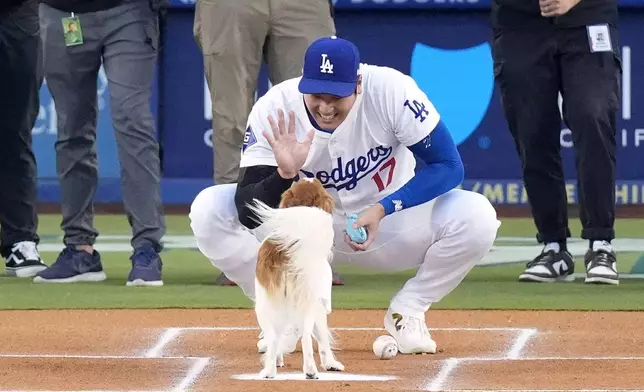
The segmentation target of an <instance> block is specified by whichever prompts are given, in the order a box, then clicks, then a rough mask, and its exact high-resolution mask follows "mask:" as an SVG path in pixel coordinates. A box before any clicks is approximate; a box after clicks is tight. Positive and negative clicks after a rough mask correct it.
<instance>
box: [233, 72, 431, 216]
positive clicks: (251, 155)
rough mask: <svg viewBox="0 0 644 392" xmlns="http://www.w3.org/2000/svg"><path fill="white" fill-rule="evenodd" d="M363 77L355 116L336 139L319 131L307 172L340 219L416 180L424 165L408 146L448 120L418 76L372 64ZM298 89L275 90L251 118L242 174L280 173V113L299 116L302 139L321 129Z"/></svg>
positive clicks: (289, 84)
mask: <svg viewBox="0 0 644 392" xmlns="http://www.w3.org/2000/svg"><path fill="white" fill-rule="evenodd" d="M331 66H332V64H327V67H328V68H329V67H331ZM360 70H361V71H360V72H361V74H362V92H361V93H360V94H358V96H357V97H356V101H355V103H354V105H353V107H352V109H351V111H350V113H349V115H348V117H347V118H346V120H345V121H344V122H343V123H342V124H341V125H340V126H339V127H338V128H337V129H335V130H334V131H333V132H324V131H320V130H316V131H315V137H314V139H313V144H312V146H311V150H310V151H309V155H308V157H307V160H306V162H305V163H304V166H303V167H302V169H301V170H300V176H306V177H315V178H317V179H318V180H320V182H321V183H322V184H323V185H324V187H325V188H326V189H327V191H329V193H330V194H331V195H332V196H333V198H334V200H335V203H336V213H337V214H340V215H345V214H347V215H348V214H353V213H360V212H361V211H363V210H364V209H366V208H368V207H369V206H371V205H373V204H375V203H377V202H378V201H379V200H381V199H382V198H384V197H386V196H388V195H390V194H391V193H393V192H394V191H396V190H397V189H398V188H400V187H402V186H403V185H404V184H405V183H406V182H407V181H409V179H411V178H412V177H413V175H414V168H415V164H416V163H415V159H414V156H413V154H412V153H411V151H409V150H408V149H407V147H408V146H411V145H413V144H416V143H418V142H420V141H421V140H423V139H425V138H428V136H429V134H430V133H431V132H432V130H433V129H434V128H435V127H436V125H437V124H438V122H439V120H440V117H439V114H438V112H437V111H436V109H435V108H434V106H433V105H432V103H431V102H430V101H429V99H428V98H427V96H426V94H425V93H424V92H423V91H422V90H420V89H419V88H418V86H417V85H416V83H415V82H414V80H413V79H412V78H411V77H409V76H407V75H405V74H403V73H402V72H399V71H397V70H395V69H392V68H388V67H380V66H374V65H368V64H361V67H360ZM298 82H299V78H295V79H290V80H287V81H285V82H282V83H280V84H278V85H275V86H273V88H272V89H271V90H269V91H268V92H267V93H266V94H265V95H264V96H262V97H261V98H260V99H259V100H258V101H257V103H256V104H255V106H254V107H253V110H252V111H251V113H250V116H249V119H248V126H247V130H246V135H245V137H244V145H243V147H242V156H241V162H240V166H241V167H248V166H256V165H270V166H277V164H276V162H275V157H274V155H273V152H272V151H271V147H270V145H269V143H268V141H267V140H266V138H265V137H264V136H263V135H262V132H263V131H268V132H271V127H270V124H269V122H268V120H267V118H268V116H269V115H272V116H273V118H274V119H277V111H278V109H282V110H284V112H285V114H286V113H288V111H291V110H292V111H293V112H294V113H295V121H296V124H295V132H296V136H297V138H298V139H299V140H303V139H304V138H305V135H306V133H307V132H308V131H309V130H311V129H315V128H314V126H313V124H311V121H310V120H309V116H308V115H307V110H306V107H305V104H304V99H303V96H302V94H301V93H300V92H299V90H298ZM287 121H288V116H287ZM427 140H428V142H430V139H427Z"/></svg>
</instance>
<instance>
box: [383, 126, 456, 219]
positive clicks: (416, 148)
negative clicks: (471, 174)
mask: <svg viewBox="0 0 644 392" xmlns="http://www.w3.org/2000/svg"><path fill="white" fill-rule="evenodd" d="M408 148H409V150H410V151H411V152H413V153H414V154H415V155H416V156H417V157H418V158H420V159H421V160H422V161H423V162H424V163H425V164H426V166H425V167H424V168H422V169H421V170H420V171H419V172H417V173H416V175H415V176H414V177H412V178H411V179H410V180H409V181H408V182H407V183H406V184H405V185H403V186H402V187H401V188H400V189H398V190H397V191H395V192H394V193H392V194H391V195H389V196H387V197H385V198H384V199H382V200H381V201H380V204H382V205H383V206H384V208H385V214H386V215H389V214H391V213H393V212H395V211H400V210H402V209H405V208H409V207H413V206H416V205H419V204H423V203H426V202H428V201H430V200H432V199H434V198H436V197H438V196H440V195H442V194H444V193H446V192H448V191H450V190H452V189H454V188H455V187H457V186H458V185H460V184H461V182H462V181H463V177H464V175H465V170H464V168H463V162H462V160H461V156H460V154H459V153H458V149H457V148H456V144H455V143H454V140H453V139H452V135H451V134H450V133H449V130H448V129H447V126H446V125H445V123H443V121H442V120H440V121H439V122H438V124H437V125H436V127H435V128H434V130H433V131H432V132H431V133H430V134H429V135H428V136H427V137H425V138H424V139H422V140H421V141H420V142H418V143H416V144H414V145H411V146H409V147H408Z"/></svg>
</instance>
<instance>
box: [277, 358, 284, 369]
mask: <svg viewBox="0 0 644 392" xmlns="http://www.w3.org/2000/svg"><path fill="white" fill-rule="evenodd" d="M276 363H277V367H280V368H281V367H284V355H279V356H278V357H277V361H276Z"/></svg>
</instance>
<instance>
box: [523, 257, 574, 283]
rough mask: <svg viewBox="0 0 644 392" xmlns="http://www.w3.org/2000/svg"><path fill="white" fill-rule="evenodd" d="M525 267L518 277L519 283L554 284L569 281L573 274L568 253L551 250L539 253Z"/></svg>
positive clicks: (572, 262) (572, 265)
mask: <svg viewBox="0 0 644 392" xmlns="http://www.w3.org/2000/svg"><path fill="white" fill-rule="evenodd" d="M526 267H527V268H526V270H525V271H523V273H522V274H521V275H519V281H521V282H556V281H560V280H566V279H569V277H571V276H572V274H573V273H574V272H575V262H574V261H573V259H572V255H571V254H570V253H569V252H568V251H560V252H555V251H554V250H552V249H551V250H548V251H547V252H546V251H543V252H541V254H540V255H539V256H537V257H535V258H534V260H532V261H530V262H529V263H528V264H527V265H526Z"/></svg>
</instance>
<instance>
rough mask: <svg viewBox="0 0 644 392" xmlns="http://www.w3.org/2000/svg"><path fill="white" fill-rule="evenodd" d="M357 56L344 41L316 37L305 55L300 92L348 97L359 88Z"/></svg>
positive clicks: (351, 46)
mask: <svg viewBox="0 0 644 392" xmlns="http://www.w3.org/2000/svg"><path fill="white" fill-rule="evenodd" d="M359 69H360V53H359V52H358V48H357V47H356V46H355V45H354V44H353V43H351V42H349V41H347V40H346V39H342V38H338V37H336V36H331V37H323V38H319V39H317V40H315V41H313V43H311V45H310V46H309V47H308V49H307V50H306V53H305V54H304V70H303V74H302V79H301V80H300V84H299V90H300V92H301V93H302V94H331V95H335V96H338V97H347V96H349V95H351V94H353V92H354V91H355V89H356V86H357V85H358V72H359Z"/></svg>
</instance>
